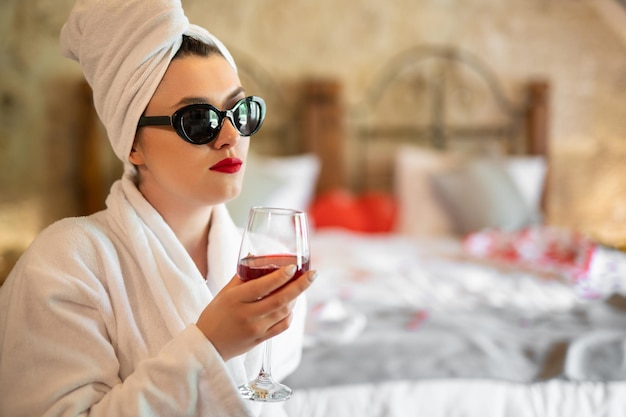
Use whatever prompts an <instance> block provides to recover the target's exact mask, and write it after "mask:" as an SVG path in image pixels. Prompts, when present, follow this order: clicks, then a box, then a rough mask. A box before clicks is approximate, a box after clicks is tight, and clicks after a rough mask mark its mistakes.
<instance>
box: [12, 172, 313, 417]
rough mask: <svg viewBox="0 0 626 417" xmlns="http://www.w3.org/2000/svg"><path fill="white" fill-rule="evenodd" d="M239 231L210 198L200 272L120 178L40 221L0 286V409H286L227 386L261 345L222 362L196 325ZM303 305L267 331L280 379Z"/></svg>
mask: <svg viewBox="0 0 626 417" xmlns="http://www.w3.org/2000/svg"><path fill="white" fill-rule="evenodd" d="M239 238H240V232H239V231H238V230H237V229H236V227H235V225H234V224H233V222H232V220H231V219H230V216H229V215H228V212H227V210H226V208H225V207H224V206H223V205H220V206H217V207H215V209H214V211H213V218H212V226H211V231H210V235H209V248H208V260H209V264H208V266H209V273H208V277H207V280H205V279H204V277H202V276H201V275H200V273H199V271H198V269H197V268H196V267H195V265H194V263H193V261H192V259H191V257H190V256H189V255H188V254H187V252H186V251H185V250H184V248H183V246H182V245H181V244H180V242H179V241H178V240H177V238H176V237H175V235H174V233H173V232H172V230H171V229H170V228H169V226H168V225H167V224H166V223H165V222H164V221H163V219H162V218H161V216H160V215H159V214H158V212H157V211H156V210H155V209H154V208H153V207H152V206H151V205H150V204H149V203H148V202H147V201H146V200H145V199H144V198H143V196H142V195H141V193H140V192H139V191H138V190H137V188H136V186H135V185H134V183H133V182H132V180H131V179H130V178H128V177H127V176H125V177H124V178H123V179H122V180H120V181H118V182H117V183H115V184H114V186H113V188H112V190H111V194H110V195H109V197H108V199H107V209H106V210H105V211H102V212H99V213H96V214H94V215H92V216H89V217H83V218H70V219H65V220H61V221H59V222H57V223H55V224H53V225H52V226H50V227H48V228H47V229H46V230H45V231H44V232H43V233H42V234H41V235H40V236H39V237H38V238H37V239H36V240H35V241H34V243H33V244H32V245H31V247H30V248H29V249H28V250H27V252H26V253H25V254H24V256H23V257H22V258H21V259H20V261H19V262H18V264H17V265H16V267H15V269H14V270H13V271H12V273H11V274H10V276H9V277H8V278H7V281H6V282H5V284H4V285H3V286H2V287H1V288H0V416H3V417H19V416H78V415H81V416H83V415H89V416H108V417H111V416H115V417H123V416H133V417H140V416H151V417H152V416H167V417H175V416H204V417H212V416H252V415H267V416H281V415H284V411H282V407H281V404H277V403H273V404H264V405H262V404H260V403H256V402H252V401H249V400H244V399H242V398H241V397H240V395H239V392H238V390H237V388H236V387H237V385H239V384H241V383H244V382H246V381H247V380H249V379H251V378H253V377H254V376H255V374H256V373H257V372H258V369H259V366H260V356H261V355H260V352H261V351H260V348H261V347H257V348H255V349H254V350H252V351H251V352H250V353H248V354H247V355H242V356H239V357H236V358H234V359H231V360H230V361H228V362H224V361H223V360H222V358H221V357H220V355H219V354H218V353H217V351H216V350H215V348H214V347H213V345H212V344H211V343H210V342H209V341H208V340H207V339H206V338H205V337H204V335H203V334H202V332H201V331H200V330H199V329H198V328H197V327H196V325H195V324H194V323H195V322H196V320H197V319H198V316H199V315H200V313H201V311H202V310H203V309H204V307H205V306H206V305H207V304H208V303H209V302H210V301H211V299H212V298H213V295H214V294H216V292H217V291H218V290H219V289H220V288H221V287H222V286H223V285H224V284H225V283H226V282H227V281H228V280H230V279H231V278H232V276H233V275H234V274H235V270H236V261H237V252H238V245H239ZM303 304H304V299H301V300H299V301H298V303H297V305H296V308H295V311H294V321H293V323H292V325H291V328H290V329H289V330H287V331H286V332H284V333H283V334H281V335H279V336H277V337H276V338H274V341H273V344H272V345H273V347H274V351H273V358H274V360H273V374H274V376H275V377H277V378H278V379H280V378H282V377H284V376H286V375H287V374H288V373H289V372H291V371H292V370H293V369H294V368H295V367H296V366H297V364H298V363H299V360H300V349H301V346H302V334H303V328H304V311H305V308H304V307H305V306H304V305H303Z"/></svg>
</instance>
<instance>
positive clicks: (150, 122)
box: [137, 116, 172, 127]
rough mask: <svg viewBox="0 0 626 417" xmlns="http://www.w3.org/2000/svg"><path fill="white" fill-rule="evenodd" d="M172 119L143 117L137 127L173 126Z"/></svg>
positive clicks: (167, 117) (168, 117)
mask: <svg viewBox="0 0 626 417" xmlns="http://www.w3.org/2000/svg"><path fill="white" fill-rule="evenodd" d="M171 125H172V118H171V117H170V116H141V117H140V118H139V123H137V127H142V126H171Z"/></svg>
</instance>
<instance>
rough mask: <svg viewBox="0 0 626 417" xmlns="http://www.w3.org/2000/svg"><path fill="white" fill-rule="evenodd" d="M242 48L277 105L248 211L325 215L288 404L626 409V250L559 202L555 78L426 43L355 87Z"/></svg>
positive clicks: (251, 72) (292, 407)
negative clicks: (262, 61)
mask: <svg viewBox="0 0 626 417" xmlns="http://www.w3.org/2000/svg"><path fill="white" fill-rule="evenodd" d="M235 57H236V59H237V62H239V66H240V74H241V78H242V81H243V83H244V85H245V86H246V88H247V90H248V91H249V92H250V93H254V94H257V95H262V96H263V97H264V98H265V99H266V101H267V102H268V108H269V109H270V110H269V111H268V114H269V115H271V116H268V120H267V124H266V125H265V126H264V128H263V129H262V135H263V136H261V133H260V134H259V135H260V136H259V137H255V139H254V142H253V143H252V144H251V152H252V153H251V156H250V161H249V164H248V167H247V170H248V172H247V175H246V179H245V181H244V185H243V190H242V193H241V195H240V197H238V198H237V199H236V200H234V201H232V202H230V203H229V209H230V211H231V213H232V215H233V218H234V220H235V221H236V222H237V223H238V224H240V225H242V224H243V221H244V220H245V216H246V214H247V210H248V209H249V207H250V206H251V205H274V206H286V207H293V208H299V209H303V210H308V211H309V213H310V219H311V224H312V227H313V230H314V232H313V233H312V236H311V240H312V241H311V247H312V264H313V266H314V268H315V269H317V270H318V271H319V274H320V275H319V278H318V280H317V281H316V283H315V284H314V286H313V287H312V288H311V289H310V290H309V293H308V308H309V316H308V323H307V334H306V338H305V340H306V346H305V348H304V351H303V356H302V363H301V365H300V367H299V368H298V370H297V371H296V372H295V373H294V374H292V375H291V376H290V377H289V378H288V379H287V381H285V382H286V383H287V384H288V385H290V386H291V387H293V388H294V395H293V397H292V398H291V399H290V400H289V401H288V402H287V403H286V408H287V410H288V412H289V413H290V415H293V416H298V417H322V416H323V417H352V416H359V417H367V416H372V417H374V416H375V417H396V416H398V417H399V416H402V417H406V416H474V415H475V416H481V417H482V416H621V415H626V400H624V398H626V382H624V380H626V302H625V298H624V297H623V296H622V295H621V292H620V291H621V290H623V288H622V287H620V281H619V279H620V277H622V276H624V277H626V266H625V265H626V261H625V260H624V254H623V253H622V252H620V251H617V250H614V249H611V248H605V247H603V246H601V245H598V244H597V243H596V242H593V241H591V240H589V239H587V238H586V237H585V236H581V235H579V234H577V233H575V231H568V230H559V229H555V228H551V227H550V226H549V225H548V224H546V222H545V220H544V219H545V213H546V210H547V209H548V207H549V187H552V186H554V185H553V184H551V183H550V180H549V179H550V170H549V162H550V161H549V152H548V150H549V146H548V142H549V141H548V132H549V87H550V85H549V83H548V82H546V81H545V80H523V81H520V82H517V83H514V82H509V84H508V85H506V86H505V85H502V84H501V82H500V80H498V78H497V77H496V75H495V74H494V73H493V71H492V70H491V69H490V68H489V66H488V65H486V64H485V63H484V62H483V61H482V60H480V59H479V58H478V57H476V56H474V55H473V54H471V53H469V52H468V51H464V50H459V49H458V48H451V47H446V46H423V45H420V46H417V47H415V48H412V49H409V50H407V51H405V52H403V53H401V54H399V55H395V56H392V57H389V59H388V60H387V61H386V62H387V63H386V64H385V65H382V67H381V69H380V70H379V71H378V72H377V74H375V76H374V77H373V79H372V82H371V84H370V87H369V88H368V89H367V91H366V92H365V94H364V96H363V97H364V99H363V100H362V101H360V102H358V103H347V102H346V101H344V99H343V97H342V96H341V94H342V86H341V83H340V82H339V81H337V80H332V79H330V80H329V79H324V80H320V79H314V80H308V79H307V80H297V82H295V81H293V80H292V81H290V82H285V83H282V82H278V81H276V80H277V75H276V74H272V75H271V76H270V75H269V73H268V72H266V71H263V70H262V68H260V67H259V66H258V65H256V64H254V60H252V59H250V58H249V57H245V56H242V55H241V54H237V52H236V51H235ZM511 97H513V98H511ZM272 108H278V109H287V111H282V112H274V113H273V112H272V111H271V109H272ZM294 120H297V121H298V122H297V123H294ZM91 130H92V131H93V127H92V128H91ZM94 155H95V154H94V153H93V152H92V153H91V157H87V158H83V161H85V166H86V167H88V166H93V165H94V161H93V158H94ZM90 158H91V159H90ZM106 169H107V168H104V170H106ZM100 171H102V169H101V170H100ZM83 177H84V179H83V180H82V183H83V184H89V183H92V184H93V183H94V181H96V183H98V184H100V183H102V181H103V179H102V173H101V172H94V171H93V170H92V171H91V172H87V173H85V175H84V176H83ZM87 188H88V187H87ZM91 189H93V187H92V188H91ZM102 198H103V197H102V196H101V195H100V196H98V195H91V196H89V199H88V200H89V201H94V200H95V201H96V203H97V204H100V202H101V200H102ZM92 206H93V203H92ZM374 225H375V226H374ZM274 360H276V361H279V360H280V358H279V357H275V358H274Z"/></svg>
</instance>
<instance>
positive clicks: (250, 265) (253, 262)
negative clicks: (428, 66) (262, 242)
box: [237, 255, 310, 281]
mask: <svg viewBox="0 0 626 417" xmlns="http://www.w3.org/2000/svg"><path fill="white" fill-rule="evenodd" d="M297 260H298V259H297V257H296V256H295V255H266V256H248V257H245V258H243V259H241V260H240V261H239V265H238V266H237V273H238V274H239V277H240V278H241V279H242V280H243V281H249V280H251V279H256V278H260V277H262V276H264V275H267V274H269V273H270V272H274V271H276V270H277V269H279V268H281V267H283V266H287V265H296V266H297V269H296V273H295V274H294V275H293V278H292V279H296V278H298V277H299V276H300V275H302V274H304V273H305V272H306V271H308V270H309V266H310V262H309V258H300V260H301V262H300V264H298V261H297Z"/></svg>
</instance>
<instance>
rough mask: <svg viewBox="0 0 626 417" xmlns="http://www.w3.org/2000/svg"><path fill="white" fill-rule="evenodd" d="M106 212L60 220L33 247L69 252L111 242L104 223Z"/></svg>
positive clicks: (35, 241) (39, 236)
mask: <svg viewBox="0 0 626 417" xmlns="http://www.w3.org/2000/svg"><path fill="white" fill-rule="evenodd" d="M103 218H104V212H99V213H96V214H93V215H91V216H84V217H67V218H64V219H61V220H58V221H56V222H54V223H52V224H51V225H49V226H48V227H46V228H45V229H43V230H42V231H41V232H40V233H39V235H38V236H37V237H36V238H35V239H34V240H33V243H32V244H31V247H35V248H37V247H41V246H43V247H46V248H47V249H48V250H51V251H54V250H55V248H57V249H62V250H67V249H70V248H75V247H80V248H85V247H86V246H90V244H91V245H93V244H96V245H97V244H106V243H107V242H110V240H111V238H110V230H109V229H108V227H107V226H106V222H105V221H104V219H103Z"/></svg>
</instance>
